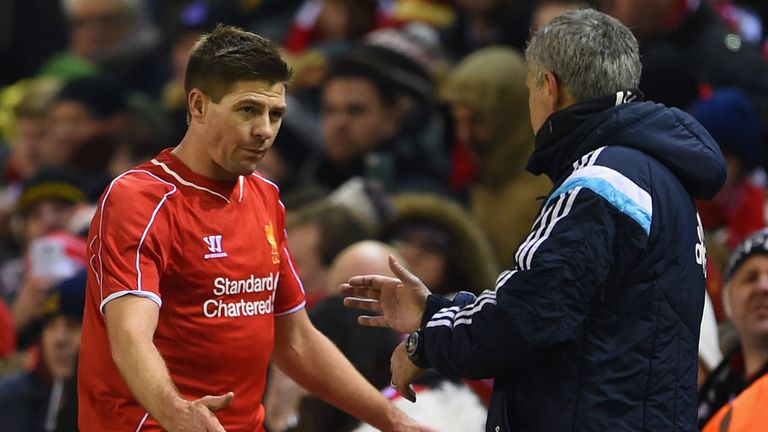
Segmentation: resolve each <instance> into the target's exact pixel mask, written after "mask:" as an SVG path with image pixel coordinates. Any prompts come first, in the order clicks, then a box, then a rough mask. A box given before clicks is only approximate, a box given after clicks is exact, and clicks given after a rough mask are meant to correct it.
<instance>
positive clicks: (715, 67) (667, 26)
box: [602, 0, 768, 130]
mask: <svg viewBox="0 0 768 432" xmlns="http://www.w3.org/2000/svg"><path fill="white" fill-rule="evenodd" d="M602 4H603V6H604V7H605V10H606V12H608V13H610V14H611V15H613V16H615V17H616V18H618V19H619V20H620V21H622V22H623V23H624V24H625V25H627V26H628V27H629V28H631V29H632V31H633V32H634V33H635V36H637V38H638V40H639V42H640V47H641V52H642V55H641V59H642V61H643V76H644V79H643V80H642V81H641V82H640V89H641V90H643V91H646V90H647V93H648V94H653V95H659V94H660V93H661V92H660V91H658V86H662V87H664V86H667V84H666V83H665V81H666V80H665V79H666V78H667V77H668V76H669V75H668V74H664V73H662V71H659V70H658V69H660V68H661V69H662V70H667V68H668V63H669V61H668V60H665V59H675V58H677V59H678V60H677V61H675V63H676V67H680V68H684V69H683V70H681V72H682V73H684V74H685V75H690V76H693V77H694V78H695V80H696V82H697V83H699V84H701V85H702V86H705V87H706V86H708V87H713V88H719V87H725V86H734V87H738V88H739V89H741V90H742V91H743V92H744V93H745V94H746V95H748V97H749V98H750V100H751V102H752V103H754V104H755V105H756V106H757V107H758V112H759V113H760V117H761V119H762V120H761V121H762V126H763V128H764V130H765V128H768V64H766V62H765V60H764V59H763V58H762V56H761V55H760V52H759V51H758V50H757V48H756V47H754V46H750V45H749V44H747V43H744V42H743V41H742V39H741V37H740V36H739V35H738V34H736V33H734V32H733V31H731V30H730V29H729V28H728V27H727V26H726V25H725V23H724V22H723V21H722V20H721V19H720V18H719V17H717V16H716V14H715V13H714V12H713V11H712V8H711V7H710V5H709V4H708V2H706V1H687V0H656V1H651V2H637V1H635V0H602ZM665 88H668V86H667V87H665ZM672 96H673V97H675V98H676V99H678V102H676V105H677V106H680V105H679V104H680V102H679V95H672ZM658 101H659V102H661V103H668V102H669V100H668V99H667V97H664V98H661V99H658ZM688 102H693V99H691V100H689V101H688Z"/></svg>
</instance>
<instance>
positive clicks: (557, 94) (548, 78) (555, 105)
mask: <svg viewBox="0 0 768 432" xmlns="http://www.w3.org/2000/svg"><path fill="white" fill-rule="evenodd" d="M542 84H543V85H544V87H545V89H546V90H547V93H546V94H547V96H548V101H547V102H548V104H549V108H551V110H552V112H555V111H557V110H559V109H560V102H561V101H562V98H563V95H562V88H560V84H559V83H558V82H557V78H556V77H555V74H553V73H552V72H551V71H545V72H544V82H543V83H542Z"/></svg>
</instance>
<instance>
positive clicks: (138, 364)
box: [111, 336, 187, 429]
mask: <svg viewBox="0 0 768 432" xmlns="http://www.w3.org/2000/svg"><path fill="white" fill-rule="evenodd" d="M111 348H112V359H113V360H114V362H115V364H116V365H117V368H118V370H119V371H120V375H122V377H123V380H125V383H126V384H127V385H128V388H129V389H130V390H131V393H132V394H133V396H134V397H135V398H136V400H137V401H138V402H139V403H140V404H141V405H142V406H143V407H144V408H145V409H146V410H147V411H148V412H149V414H150V415H151V416H152V418H154V419H155V420H157V421H158V422H159V423H160V425H161V426H163V427H164V428H166V429H168V425H169V423H170V421H169V419H170V418H171V416H172V413H174V412H176V411H178V410H182V409H184V406H185V403H187V401H185V400H183V399H182V398H181V396H180V395H179V392H178V391H177V390H176V387H175V386H174V385H173V381H172V380H171V376H170V374H169V372H168V368H167V367H166V365H165V361H164V360H163V358H162V357H161V356H160V353H159V352H158V350H157V348H156V347H155V345H154V344H153V343H152V341H147V340H142V339H141V338H136V337H130V336H128V337H123V338H120V340H116V341H111Z"/></svg>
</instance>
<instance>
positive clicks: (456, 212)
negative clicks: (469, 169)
mask: <svg viewBox="0 0 768 432" xmlns="http://www.w3.org/2000/svg"><path fill="white" fill-rule="evenodd" d="M393 203H394V205H395V209H396V215H395V217H394V218H393V219H392V220H391V221H390V222H389V223H387V224H385V225H384V226H382V228H381V231H380V235H379V237H380V238H381V239H382V240H384V241H390V240H391V239H392V238H393V237H394V235H395V233H396V232H397V230H398V229H400V228H402V227H405V226H410V225H414V224H425V225H429V226H434V227H437V228H440V229H442V230H444V231H445V232H446V233H448V234H449V235H450V237H451V238H452V244H453V247H452V248H451V250H450V251H449V252H448V260H449V265H451V266H453V267H454V268H455V269H456V270H457V271H458V273H459V274H461V276H463V279H465V280H466V282H468V283H470V284H471V286H466V287H462V289H465V290H468V291H471V290H474V291H476V292H479V291H482V289H487V287H490V286H493V284H494V281H495V280H496V277H497V276H498V274H499V266H498V264H497V263H496V258H495V256H494V253H493V247H492V246H491V243H490V241H489V240H488V238H487V236H486V234H485V232H483V231H482V230H481V229H480V227H479V226H478V225H477V221H476V220H475V219H474V218H473V217H472V216H471V215H470V214H469V213H468V212H467V211H466V210H465V209H464V208H462V207H461V206H460V205H458V204H457V203H456V202H454V201H452V200H451V199H449V198H447V197H442V196H438V195H434V194H428V193H420V192H404V193H400V194H398V195H395V196H394V198H393ZM478 288H481V289H479V290H478Z"/></svg>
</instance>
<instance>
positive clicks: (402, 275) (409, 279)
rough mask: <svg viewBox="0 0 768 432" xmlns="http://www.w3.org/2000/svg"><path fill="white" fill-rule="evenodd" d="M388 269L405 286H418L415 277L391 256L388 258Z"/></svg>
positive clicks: (417, 279)
mask: <svg viewBox="0 0 768 432" xmlns="http://www.w3.org/2000/svg"><path fill="white" fill-rule="evenodd" d="M389 269H390V270H392V273H394V274H395V276H396V277H397V278H398V279H400V280H401V281H402V282H403V283H405V284H408V283H416V284H418V283H419V282H420V280H419V278H417V277H416V275H414V274H413V273H411V272H410V271H408V269H407V268H405V267H403V266H402V265H401V264H400V263H399V262H397V260H396V259H395V257H393V256H392V255H390V256H389Z"/></svg>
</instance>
